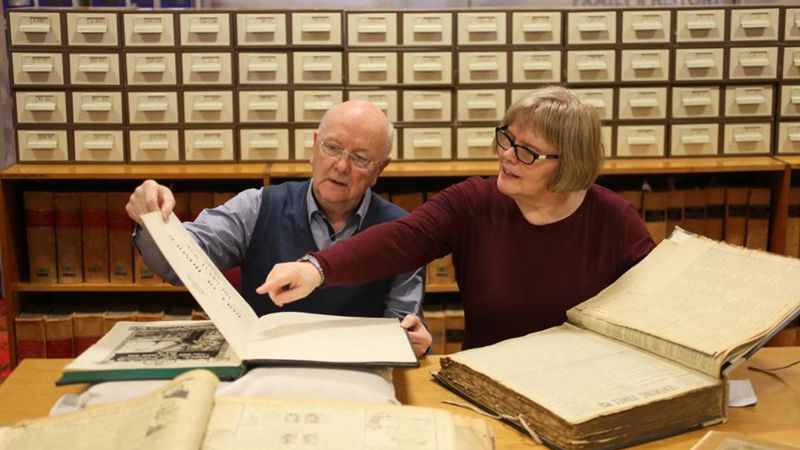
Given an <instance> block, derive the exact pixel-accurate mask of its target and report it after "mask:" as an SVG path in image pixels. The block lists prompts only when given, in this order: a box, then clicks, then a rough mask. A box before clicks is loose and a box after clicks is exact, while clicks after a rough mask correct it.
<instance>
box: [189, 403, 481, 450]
mask: <svg viewBox="0 0 800 450" xmlns="http://www.w3.org/2000/svg"><path fill="white" fill-rule="evenodd" d="M454 430H455V429H454V424H453V420H452V415H451V414H450V413H449V412H447V411H444V410H437V409H432V408H417V407H413V406H394V405H378V404H375V405H372V404H358V403H343V402H318V401H300V400H282V399H269V398H259V399H256V398H233V397H227V398H226V397H223V398H218V399H217V403H216V406H215V407H214V411H213V413H212V415H211V419H210V420H209V424H208V429H207V431H206V436H205V440H204V442H203V449H205V450H223V449H224V450H227V449H232V448H245V449H247V448H269V449H275V450H280V449H297V448H324V449H326V450H358V449H381V450H394V449H396V450H406V449H415V450H447V449H453V450H456V449H459V447H457V446H456V437H455V432H454ZM478 442H480V441H478ZM460 448H464V447H460ZM467 448H469V447H467ZM472 448H475V447H472ZM478 448H488V447H477V448H476V450H477V449H478Z"/></svg>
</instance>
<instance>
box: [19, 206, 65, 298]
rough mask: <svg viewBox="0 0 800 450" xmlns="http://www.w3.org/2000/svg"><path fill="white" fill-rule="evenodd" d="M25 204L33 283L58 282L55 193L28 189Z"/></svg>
mask: <svg viewBox="0 0 800 450" xmlns="http://www.w3.org/2000/svg"><path fill="white" fill-rule="evenodd" d="M24 203H25V234H26V235H27V237H28V266H29V268H30V280H31V283H43V284H49V283H56V282H58V276H57V272H56V233H55V213H54V211H53V193H52V192H41V191H27V192H25V194H24Z"/></svg>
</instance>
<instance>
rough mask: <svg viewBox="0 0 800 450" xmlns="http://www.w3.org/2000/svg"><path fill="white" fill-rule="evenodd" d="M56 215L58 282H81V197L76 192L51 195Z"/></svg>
mask: <svg viewBox="0 0 800 450" xmlns="http://www.w3.org/2000/svg"><path fill="white" fill-rule="evenodd" d="M53 204H54V209H55V214H56V253H57V254H58V282H59V283H62V284H70V283H82V282H83V242H82V240H81V196H80V194H78V193H77V192H58V193H55V194H53Z"/></svg>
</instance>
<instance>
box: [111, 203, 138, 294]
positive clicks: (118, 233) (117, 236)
mask: <svg viewBox="0 0 800 450" xmlns="http://www.w3.org/2000/svg"><path fill="white" fill-rule="evenodd" d="M129 198H130V194H129V193H127V192H109V193H108V259H109V264H110V271H111V272H110V274H109V276H110V279H111V282H112V283H121V284H128V283H133V281H134V280H133V244H132V243H131V232H133V227H134V225H135V223H134V222H133V221H132V220H131V218H130V217H128V213H127V212H126V211H125V205H126V204H127V203H128V199H129Z"/></svg>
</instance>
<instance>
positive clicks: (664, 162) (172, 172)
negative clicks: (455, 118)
mask: <svg viewBox="0 0 800 450" xmlns="http://www.w3.org/2000/svg"><path fill="white" fill-rule="evenodd" d="M786 164H791V165H793V166H795V165H797V166H798V167H800V156H784V157H780V158H773V157H770V156H748V157H718V158H717V157H709V158H652V159H644V158H639V159H609V160H606V162H605V164H604V165H603V171H602V173H603V174H609V175H611V174H651V173H652V174H658V173H665V174H667V173H704V172H708V173H718V172H753V171H756V172H765V171H779V170H783V169H784V168H785V165H786ZM495 174H497V161H493V160H489V161H394V162H392V163H391V164H389V166H388V167H387V168H386V170H384V171H383V174H382V175H381V176H383V177H397V178H401V177H448V176H452V177H468V176H474V175H479V176H490V175H495ZM309 176H311V165H310V164H309V163H308V162H307V161H298V162H272V163H224V164H186V163H175V164H15V165H13V166H11V167H9V168H7V169H5V170H3V171H2V172H0V178H6V179H28V178H30V179H53V180H59V179H63V180H72V179H76V180H86V179H118V180H135V179H143V178H169V179H264V180H268V179H269V178H306V177H309Z"/></svg>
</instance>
